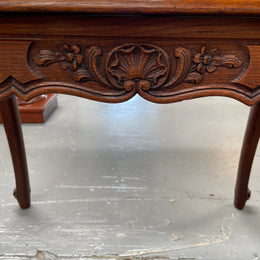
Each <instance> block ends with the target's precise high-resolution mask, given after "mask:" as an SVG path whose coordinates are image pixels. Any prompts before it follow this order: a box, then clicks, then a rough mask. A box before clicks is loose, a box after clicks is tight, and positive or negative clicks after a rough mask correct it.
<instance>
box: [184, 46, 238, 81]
mask: <svg viewBox="0 0 260 260" xmlns="http://www.w3.org/2000/svg"><path fill="white" fill-rule="evenodd" d="M241 65H242V61H241V60H240V59H239V58H238V57H236V56H235V55H224V56H221V51H220V50H219V49H216V48H214V49H209V48H207V47H205V46H203V47H202V48H201V50H200V52H199V53H196V54H195V55H194V57H193V65H192V66H191V69H190V72H189V74H188V75H187V78H186V79H185V82H190V83H201V82H202V80H203V78H204V77H203V75H204V74H205V73H206V72H208V73H212V72H215V71H216V70H217V67H218V66H224V67H228V68H238V67H240V66H241Z"/></svg>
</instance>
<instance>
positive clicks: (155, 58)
mask: <svg viewBox="0 0 260 260" xmlns="http://www.w3.org/2000/svg"><path fill="white" fill-rule="evenodd" d="M101 55H102V49H101V48H100V47H96V46H92V47H90V48H88V49H86V50H81V49H80V46H78V45H67V44H64V45H63V46H62V48H61V49H60V51H58V52H54V51H50V50H41V51H40V52H39V54H38V55H37V56H36V57H34V62H35V64H37V65H38V66H49V65H51V64H52V63H58V64H59V65H60V68H61V69H63V70H70V71H72V77H73V79H74V81H76V82H79V83H81V82H87V81H95V82H97V83H98V84H101V85H103V86H105V87H107V88H115V89H120V90H121V89H125V90H126V91H131V90H132V89H133V88H135V89H136V91H137V92H138V90H140V89H142V90H143V91H148V90H150V89H151V90H154V89H158V88H160V87H164V88H165V87H174V86H176V85H179V84H181V83H183V82H188V83H193V84H199V83H201V82H202V81H203V79H204V77H205V74H206V73H213V72H215V71H216V70H217V67H218V66H224V67H227V68H238V67H240V66H241V65H242V63H243V62H242V60H241V59H240V58H238V57H237V56H235V55H221V51H220V50H218V49H209V48H207V47H205V46H203V47H202V48H201V50H200V52H198V53H196V54H195V55H192V53H191V50H189V49H186V48H183V47H179V48H177V49H176V50H175V58H176V60H177V68H176V71H175V74H174V75H173V77H172V78H170V79H169V77H168V75H169V71H170V65H171V64H170V63H171V62H170V59H169V57H168V54H167V53H166V52H165V51H164V50H163V49H161V48H160V47H158V46H155V45H152V44H125V45H121V46H118V47H116V48H114V49H113V50H111V51H110V52H109V53H108V56H107V61H106V65H105V69H104V71H105V73H102V71H101V69H100V67H99V66H98V65H99V64H98V62H97V58H98V57H99V56H101Z"/></svg>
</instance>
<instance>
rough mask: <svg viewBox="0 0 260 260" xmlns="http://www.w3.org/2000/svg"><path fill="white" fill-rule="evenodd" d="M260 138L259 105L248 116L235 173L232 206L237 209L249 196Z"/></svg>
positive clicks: (241, 206) (242, 206) (241, 207)
mask: <svg viewBox="0 0 260 260" xmlns="http://www.w3.org/2000/svg"><path fill="white" fill-rule="evenodd" d="M259 136H260V103H258V104H256V105H254V106H253V107H252V108H251V110H250V114H249V118H248V122H247V128H246V132H245V136H244V141H243V146H242V150H241V154H240V161H239V167H238V173H237V181H236V188H235V200H234V205H235V207H236V208H237V209H243V208H244V206H245V204H246V201H247V200H248V199H249V198H250V196H251V191H250V190H249V189H248V182H249V177H250V172H251V168H252V164H253V160H254V156H255V151H256V148H257V144H258V140H259Z"/></svg>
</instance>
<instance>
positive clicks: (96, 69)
mask: <svg viewBox="0 0 260 260" xmlns="http://www.w3.org/2000/svg"><path fill="white" fill-rule="evenodd" d="M0 12H1V16H0V59H1V62H0V84H1V85H0V100H1V101H0V111H1V114H2V117H3V120H4V126H5V130H6V135H7V138H8V142H9V146H10V151H11V154H12V159H13V165H14V171H15V179H16V189H15V192H14V194H15V196H16V198H17V200H18V202H19V204H20V206H21V208H28V207H29V206H30V185H29V177H28V170H27V162H26V156H25V150H24V143H23V135H22V130H21V124H20V119H19V113H18V110H17V103H16V98H15V96H17V97H19V98H22V99H23V100H24V101H27V100H30V99H31V98H33V97H35V96H37V95H41V94H48V93H63V94H69V95H75V96H80V97H83V98H88V99H92V100H97V101H101V102H110V103H116V102H123V101H126V100H129V99H130V98H132V97H133V96H134V95H136V94H139V95H140V96H142V97H143V98H145V99H147V100H149V101H152V102H156V103H171V102H178V101H182V100H186V99H192V98H198V97H204V96H226V97H231V98H234V99H237V100H239V101H241V102H242V103H244V104H246V105H249V106H252V109H251V113H250V116H249V120H248V125H247V130H246V134H245V138H244V144H243V147H242V151H241V158H240V164H239V170H238V176H237V183H236V189H235V206H236V207H237V208H238V209H242V208H243V207H244V205H245V202H246V200H247V199H248V198H249V196H250V191H249V190H248V181H249V175H250V170H251V166H252V162H253V158H254V153H255V150H256V146H257V143H258V139H259V133H260V105H259V102H260V87H259V86H260V73H259V71H258V70H259V69H260V1H252V0H248V1H242V0H236V1H233V0H229V1H228V0H215V1H211V0H204V1H195V0H183V1H178V0H160V1H153V0H150V1H149V0H146V1H144V0H129V1H127V0H115V1H112V0H74V1H73V0H53V1H48V0H39V1H33V0H27V1H21V0H16V1H9V0H2V1H1V3H0ZM212 120H214V118H212ZM158 123H159V122H158Z"/></svg>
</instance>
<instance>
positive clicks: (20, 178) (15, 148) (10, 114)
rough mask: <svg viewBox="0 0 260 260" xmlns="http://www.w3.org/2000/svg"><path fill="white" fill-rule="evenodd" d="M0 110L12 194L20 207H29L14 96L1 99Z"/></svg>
mask: <svg viewBox="0 0 260 260" xmlns="http://www.w3.org/2000/svg"><path fill="white" fill-rule="evenodd" d="M0 112H1V115H2V119H3V123H4V127H5V132H6V136H7V139H8V143H9V148H10V152H11V155H12V160H13V167H14V172H15V181H16V189H15V191H14V196H15V197H16V198H17V200H18V202H19V205H20V207H21V208H22V209H26V208H29V207H30V183H29V176H28V169H27V161H26V155H25V148H24V142H23V134H22V128H21V122H20V114H19V111H18V106H17V101H16V97H15V96H11V97H9V98H7V99H5V100H3V101H1V102H0Z"/></svg>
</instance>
